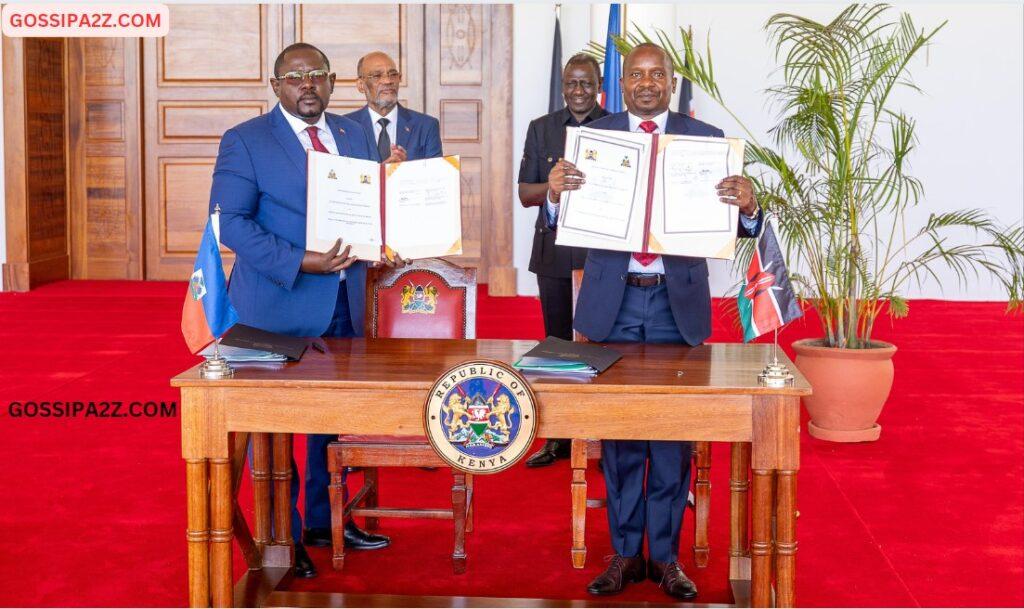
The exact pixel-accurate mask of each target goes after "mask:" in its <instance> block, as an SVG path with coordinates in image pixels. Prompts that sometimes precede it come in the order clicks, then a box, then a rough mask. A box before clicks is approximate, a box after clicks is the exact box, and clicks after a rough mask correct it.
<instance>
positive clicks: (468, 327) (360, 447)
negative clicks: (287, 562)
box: [327, 259, 476, 573]
mask: <svg viewBox="0 0 1024 609" xmlns="http://www.w3.org/2000/svg"><path fill="white" fill-rule="evenodd" d="M367 304H368V306H367V319H366V336H367V337H371V338H475V337H476V269H464V268H461V267H458V266H456V265H454V264H451V263H449V262H446V261H444V260H440V259H427V260H419V261H416V262H415V263H413V264H411V265H410V266H407V267H404V268H401V269H388V270H384V271H382V272H379V273H376V277H373V276H372V275H371V276H370V277H368V279H367ZM327 465H328V470H329V471H330V472H331V486H330V492H331V528H332V532H333V537H334V557H333V561H332V563H333V565H334V568H335V569H341V568H342V567H343V566H344V564H345V539H344V534H343V530H344V524H345V521H346V519H348V518H351V517H353V516H364V517H366V528H367V529H371V530H372V529H375V528H377V519H378V518H382V517H384V518H441V519H449V520H453V521H454V525H455V543H454V549H453V551H452V567H453V569H454V571H455V573H464V572H465V570H466V550H465V539H466V532H471V531H472V530H473V512H472V508H473V477H472V475H469V474H465V473H463V472H461V471H459V470H456V469H454V468H453V469H452V470H451V471H452V478H453V484H452V505H451V507H450V508H447V507H446V508H437V509H408V508H388V507H381V506H380V505H378V490H379V484H380V479H379V477H378V468H380V467H427V468H433V467H448V464H447V463H445V462H444V461H442V460H441V458H440V457H438V456H437V454H436V453H435V452H434V449H433V448H432V447H431V446H430V443H429V442H428V441H427V438H426V437H425V436H354V435H341V436H338V440H337V441H336V442H332V443H331V444H330V445H329V447H328V450H327ZM349 467H359V468H362V471H363V486H362V488H360V489H359V490H358V491H357V492H356V493H355V495H353V496H352V497H351V499H349V498H348V497H349V495H348V488H347V484H346V481H345V480H344V479H345V476H343V475H342V472H344V471H345V470H346V468H349Z"/></svg>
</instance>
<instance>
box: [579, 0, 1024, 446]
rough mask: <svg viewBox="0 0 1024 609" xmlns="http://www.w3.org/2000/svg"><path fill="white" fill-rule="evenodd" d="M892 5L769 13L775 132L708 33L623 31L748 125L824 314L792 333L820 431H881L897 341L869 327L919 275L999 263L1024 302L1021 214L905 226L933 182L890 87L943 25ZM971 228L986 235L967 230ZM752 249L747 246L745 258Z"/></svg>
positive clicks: (833, 436) (968, 273) (792, 254)
mask: <svg viewBox="0 0 1024 609" xmlns="http://www.w3.org/2000/svg"><path fill="white" fill-rule="evenodd" d="M890 15H891V13H890V9H889V7H887V6H884V5H851V6H849V7H847V8H845V9H844V10H842V11H841V12H840V13H839V14H838V15H837V16H836V17H835V18H834V19H833V20H832V21H830V22H828V23H819V22H816V21H814V20H811V19H808V18H805V17H800V16H798V15H793V14H777V15H774V16H772V17H771V18H770V19H769V20H768V22H767V23H766V25H765V29H766V31H767V33H768V37H769V40H770V41H771V43H772V44H773V46H774V48H775V57H776V59H777V60H778V61H780V68H781V69H780V70H779V71H778V74H780V76H781V82H779V83H778V84H777V85H775V86H773V87H771V88H770V89H768V91H767V93H768V95H769V96H770V97H771V99H772V101H773V102H774V103H775V105H776V107H777V108H778V109H779V117H778V120H777V122H776V124H775V126H774V127H773V128H772V129H771V130H770V131H769V134H770V137H771V140H772V141H771V143H770V145H769V144H767V143H762V142H759V141H758V138H757V137H755V136H754V134H753V133H751V132H750V130H749V129H747V127H746V126H745V125H744V123H743V122H742V121H741V120H739V118H738V117H736V115H735V114H734V113H733V112H732V111H731V110H729V108H728V106H727V104H726V103H725V101H724V99H723V96H722V94H721V92H720V91H719V88H718V85H717V83H716V82H715V78H714V69H713V65H712V60H711V50H710V37H709V43H708V46H707V49H706V51H705V52H704V53H700V52H698V51H697V50H696V49H695V47H694V44H693V40H692V36H691V35H690V34H688V33H687V32H686V31H685V30H683V29H680V34H681V37H682V43H681V45H679V46H678V47H677V46H676V45H675V44H674V43H673V42H672V41H671V40H670V39H669V37H668V36H667V35H666V34H665V33H664V32H663V31H660V30H659V31H657V32H656V34H655V38H656V40H654V39H652V38H651V37H649V36H648V35H647V34H645V33H643V32H642V31H639V30H636V31H635V32H634V33H630V34H628V35H627V36H626V37H625V38H620V39H618V40H617V41H616V46H617V47H618V48H619V50H620V51H621V52H623V53H625V52H628V51H629V50H630V49H631V48H632V47H633V46H634V45H636V44H639V43H640V42H657V43H659V44H660V45H661V46H662V47H663V48H664V49H665V50H666V51H668V53H669V54H670V55H671V57H672V60H673V63H674V67H675V71H676V72H677V73H678V74H679V75H680V76H683V77H685V78H687V79H689V80H690V81H692V82H693V84H694V86H696V87H699V88H700V89H701V90H703V91H704V92H705V93H706V94H707V95H708V96H710V97H711V99H713V100H714V101H715V102H716V103H718V104H720V105H721V106H722V107H723V108H724V109H725V110H726V111H727V112H728V113H729V114H730V115H731V116H733V118H735V119H736V120H737V122H738V123H739V124H740V126H741V128H742V129H744V130H745V132H746V135H747V137H748V138H749V142H748V146H747V159H746V160H747V167H746V173H747V174H748V176H749V177H750V178H751V179H752V180H753V181H754V182H755V184H756V188H757V189H758V199H759V201H760V202H761V204H762V206H763V207H764V208H765V209H766V211H768V212H769V213H770V214H772V215H773V216H774V217H775V219H776V222H777V223H778V227H779V231H780V233H781V235H780V236H781V238H782V240H783V242H784V244H785V245H784V247H785V249H786V255H787V258H788V264H789V266H790V269H791V270H792V271H793V273H792V279H793V284H794V286H795V287H796V289H797V290H798V292H799V295H800V297H801V300H802V301H803V302H804V303H807V304H809V306H811V307H813V308H814V309H816V310H817V312H818V317H819V319H820V321H821V330H822V334H823V336H822V337H821V338H819V339H814V340H801V341H797V342H795V343H794V344H793V348H794V350H795V351H796V353H797V358H796V364H797V366H798V367H799V368H800V370H801V372H803V374H804V375H805V376H806V377H807V378H808V380H810V382H811V384H812V385H813V386H814V395H813V396H811V397H809V398H805V401H804V404H805V406H806V408H807V410H808V412H809V414H810V417H811V423H810V426H809V432H810V433H811V435H813V436H815V437H819V438H822V439H828V440H835V441H848V442H856V441H870V440H875V439H877V438H878V437H879V433H880V429H881V428H880V427H879V426H878V424H877V423H876V421H877V418H878V415H879V414H880V412H881V410H882V407H883V406H884V404H885V401H886V399H887V397H888V395H889V391H890V389H891V387H892V380H893V365H892V355H893V354H894V353H895V351H896V347H895V346H894V345H891V344H889V343H886V342H882V341H879V340H875V339H873V338H872V330H873V328H874V325H875V321H876V320H877V319H878V317H879V316H881V315H883V314H887V315H889V316H891V317H904V316H906V315H907V314H908V312H909V307H908V302H907V300H906V299H905V298H904V296H903V295H902V294H903V293H904V290H905V289H906V288H907V287H908V285H911V284H912V283H914V282H918V283H919V282H920V281H922V280H923V279H925V278H926V277H928V276H935V271H936V269H937V267H939V266H943V265H944V266H946V267H948V268H949V269H951V270H952V271H953V273H955V274H956V276H957V277H958V279H959V280H960V281H961V282H964V283H965V282H967V281H968V280H969V279H971V278H973V277H974V276H976V275H978V274H990V275H992V276H993V277H995V278H996V279H997V280H998V281H999V282H1000V283H1001V285H1002V286H1003V287H1004V288H1005V290H1006V293H1007V297H1008V301H1009V309H1012V310H1017V311H1019V310H1020V309H1021V308H1022V300H1021V295H1022V288H1024V271H1022V268H1024V228H1022V226H1020V225H1015V226H1010V227H1005V226H1001V225H1000V224H999V222H997V221H996V219H994V218H992V217H991V216H990V215H989V214H987V213H986V212H984V211H983V210H980V209H968V210H961V211H954V212H943V213H932V214H931V215H930V216H929V218H928V220H927V222H925V223H924V224H922V225H921V226H908V222H907V220H908V218H907V212H908V210H909V209H910V208H912V207H913V206H916V205H918V204H921V203H922V195H923V187H922V184H921V183H920V181H919V180H917V179H916V178H914V177H913V176H912V175H910V174H909V173H908V169H909V163H908V159H909V157H910V155H911V153H912V152H913V151H914V149H915V146H916V144H917V140H916V137H915V122H914V119H913V118H912V117H911V116H908V115H907V114H906V113H904V112H903V111H902V110H900V109H898V108H895V107H894V105H895V104H894V102H893V92H894V91H896V90H898V89H900V88H908V87H909V88H911V89H916V87H915V86H914V84H913V81H912V80H911V79H910V74H909V66H910V64H911V60H912V59H913V58H914V57H915V55H917V53H918V52H920V51H921V50H922V49H923V48H924V46H925V45H926V44H927V43H928V42H929V41H930V40H931V39H932V38H933V37H934V36H935V35H936V34H937V33H938V32H939V31H940V30H941V29H942V27H943V25H945V24H944V23H943V24H942V25H939V26H938V27H936V28H934V29H932V30H931V31H927V32H926V31H922V30H918V28H917V27H916V26H915V25H914V24H913V22H912V20H911V18H910V16H909V15H907V14H900V15H899V16H898V17H897V18H895V19H892V18H890ZM592 47H593V50H594V51H595V52H598V53H600V52H602V51H603V49H601V48H600V47H599V46H597V45H592ZM964 229H968V232H969V234H973V235H975V239H973V240H965V239H964V238H963V237H962V235H963V234H964ZM957 234H959V235H961V238H960V239H959V240H957V238H956V235H957ZM749 255H750V247H749V245H748V247H747V248H746V252H745V256H743V255H741V256H739V258H738V264H739V265H740V268H746V266H747V263H748V261H749ZM744 258H745V259H744Z"/></svg>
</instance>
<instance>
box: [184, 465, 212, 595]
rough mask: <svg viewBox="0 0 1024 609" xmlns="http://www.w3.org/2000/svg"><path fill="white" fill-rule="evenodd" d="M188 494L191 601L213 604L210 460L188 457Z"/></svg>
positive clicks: (187, 537)
mask: <svg viewBox="0 0 1024 609" xmlns="http://www.w3.org/2000/svg"><path fill="white" fill-rule="evenodd" d="M185 477H186V478H185V487H186V493H187V494H188V530H187V532H186V534H185V539H186V540H187V541H188V604H189V606H191V607H209V606H210V523H209V514H210V507H209V504H210V495H209V482H210V478H209V473H208V469H207V462H206V459H186V460H185Z"/></svg>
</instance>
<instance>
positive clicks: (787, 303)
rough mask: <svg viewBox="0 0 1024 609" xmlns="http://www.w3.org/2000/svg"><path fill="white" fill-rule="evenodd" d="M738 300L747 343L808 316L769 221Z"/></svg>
mask: <svg viewBox="0 0 1024 609" xmlns="http://www.w3.org/2000/svg"><path fill="white" fill-rule="evenodd" d="M737 300H738V303H737V304H738V306H739V311H740V321H741V322H742V323H743V342H749V341H752V340H754V339H755V338H757V337H758V336H761V335H762V334H764V333H765V332H771V331H772V330H774V329H776V328H781V327H782V326H784V325H786V324H788V323H789V322H791V321H793V320H794V319H797V318H799V317H803V314H804V312H803V311H802V310H800V303H799V302H797V299H796V294H794V293H793V285H792V284H790V282H789V273H788V272H787V271H786V261H785V259H784V258H783V257H782V250H781V249H780V248H779V242H778V241H777V240H776V239H775V231H774V230H772V224H771V222H769V221H768V220H767V219H765V220H764V230H762V231H761V236H760V237H758V239H757V247H756V248H754V255H753V256H751V258H750V267H749V268H748V269H747V276H746V283H744V284H743V287H742V288H741V289H740V293H739V296H737Z"/></svg>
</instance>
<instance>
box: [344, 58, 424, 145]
mask: <svg viewBox="0 0 1024 609" xmlns="http://www.w3.org/2000/svg"><path fill="white" fill-rule="evenodd" d="M356 72H357V73H358V74H359V79H358V80H357V81H356V88H357V89H359V92H360V93H362V94H363V95H365V96H366V105H365V106H363V107H362V108H360V109H359V110H356V111H355V112H352V113H350V114H346V115H345V116H346V118H350V119H352V120H354V121H356V122H357V123H359V124H360V125H362V126H363V130H364V131H366V134H367V135H368V136H370V137H372V138H373V141H372V142H371V144H372V146H371V148H372V149H373V150H375V151H376V158H375V159H374V160H376V161H378V162H381V161H384V160H385V159H387V158H388V157H392V159H393V160H399V161H405V160H408V161H416V160H419V159H432V158H434V157H439V156H442V152H441V129H440V126H439V125H438V122H437V119H436V118H434V117H433V116H428V115H426V114H423V113H421V112H416V111H415V110H410V109H408V108H406V107H404V106H402V105H401V104H399V103H398V88H399V85H400V83H401V81H402V73H401V72H399V71H398V68H397V67H396V66H395V61H394V60H393V59H391V57H389V56H388V55H387V53H382V52H380V51H374V52H373V53H368V54H367V55H365V56H363V58H362V59H360V60H359V63H358V64H357V66H356Z"/></svg>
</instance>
